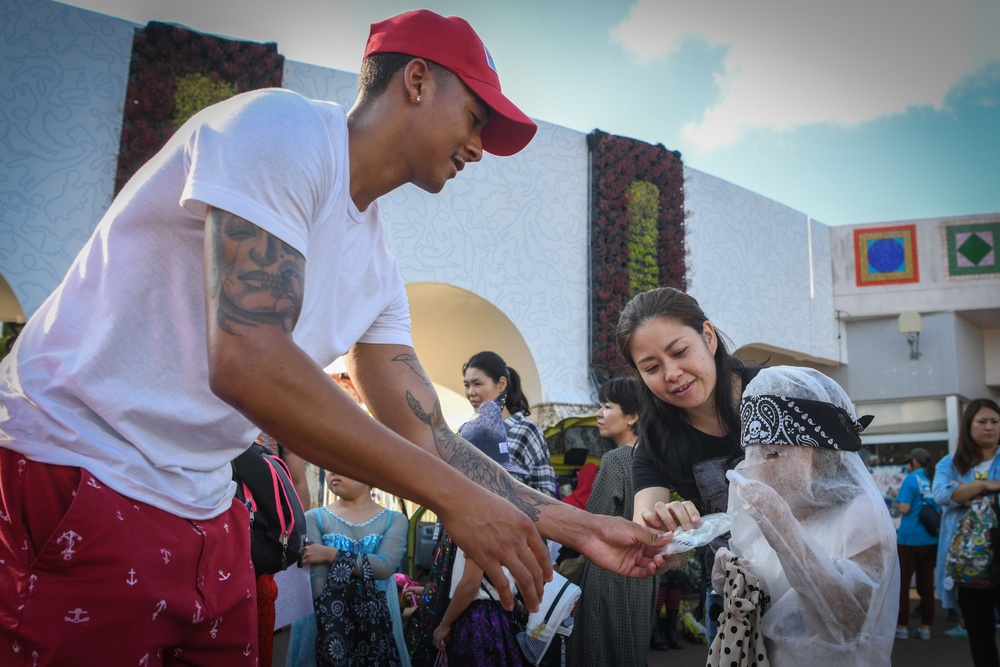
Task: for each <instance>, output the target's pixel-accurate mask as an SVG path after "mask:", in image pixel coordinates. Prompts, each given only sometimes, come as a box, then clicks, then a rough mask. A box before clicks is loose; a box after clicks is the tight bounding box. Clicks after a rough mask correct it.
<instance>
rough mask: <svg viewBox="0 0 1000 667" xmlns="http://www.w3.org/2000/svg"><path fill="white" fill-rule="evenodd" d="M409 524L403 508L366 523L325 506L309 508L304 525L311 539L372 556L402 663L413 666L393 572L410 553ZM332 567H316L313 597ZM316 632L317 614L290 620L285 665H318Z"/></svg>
mask: <svg viewBox="0 0 1000 667" xmlns="http://www.w3.org/2000/svg"><path fill="white" fill-rule="evenodd" d="M407 528H408V522H407V520H406V517H405V516H404V515H403V514H402V513H400V512H396V511H394V510H389V509H383V510H382V511H381V512H379V513H378V514H376V515H375V516H374V517H372V518H371V519H369V520H368V521H365V522H364V523H351V522H350V521H345V520H344V519H342V518H340V517H339V516H337V515H336V514H334V513H333V512H331V511H330V510H329V509H328V508H326V507H320V508H316V509H311V510H309V511H308V512H306V529H307V532H308V534H309V539H310V540H312V541H314V542H316V543H317V544H323V545H324V546H328V547H334V548H335V549H339V550H343V551H351V552H353V553H357V554H366V555H367V556H368V563H369V564H370V565H371V568H372V572H373V574H374V575H375V579H376V580H377V582H378V587H379V589H380V590H382V591H385V594H386V599H387V602H388V604H389V615H390V616H391V617H392V633H393V636H394V638H395V640H396V647H397V648H398V650H399V655H400V658H401V660H402V663H403V667H410V660H409V654H408V653H407V650H406V643H405V642H404V641H403V625H402V619H401V617H400V612H399V593H398V590H397V587H396V580H395V579H394V578H393V576H392V575H393V574H394V573H395V572H396V570H398V569H399V566H400V564H401V563H402V561H403V556H404V555H405V554H406V533H407ZM329 572H330V564H329V563H323V564H320V565H313V566H312V568H311V572H310V579H311V581H312V591H313V599H316V598H317V597H319V594H320V593H322V592H323V586H324V585H325V583H326V578H327V575H328V574H329ZM317 634H318V631H317V625H316V616H315V614H311V615H309V616H307V617H306V618H304V619H300V620H298V621H295V623H293V624H292V635H291V640H290V641H289V646H288V658H287V660H286V663H285V664H286V667H315V665H316V641H317Z"/></svg>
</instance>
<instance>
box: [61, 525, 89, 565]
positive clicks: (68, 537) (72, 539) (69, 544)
mask: <svg viewBox="0 0 1000 667" xmlns="http://www.w3.org/2000/svg"><path fill="white" fill-rule="evenodd" d="M82 541H83V537H81V536H80V535H79V534H77V533H75V532H74V531H72V530H67V531H66V532H65V533H63V534H62V535H60V536H59V539H57V540H56V544H62V543H63V542H65V543H66V546H65V547H63V550H62V557H63V560H72V558H73V556H74V555H75V554H76V549H75V547H76V543H77V542H82Z"/></svg>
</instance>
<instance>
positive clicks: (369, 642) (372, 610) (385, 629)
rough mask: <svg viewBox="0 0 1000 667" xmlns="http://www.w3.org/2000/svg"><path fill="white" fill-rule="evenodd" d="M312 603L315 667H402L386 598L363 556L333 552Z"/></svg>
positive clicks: (347, 552)
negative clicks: (315, 633) (315, 625)
mask: <svg viewBox="0 0 1000 667" xmlns="http://www.w3.org/2000/svg"><path fill="white" fill-rule="evenodd" d="M355 564H357V566H358V570H359V574H358V576H354V566H355ZM313 606H314V607H315V608H316V624H317V627H318V632H319V636H318V638H317V640H316V665H317V667H401V665H402V661H401V660H400V657H399V649H398V648H397V647H396V640H395V638H394V637H393V634H392V617H391V616H390V614H389V603H388V599H387V598H386V595H385V591H383V590H380V589H379V587H378V585H377V584H376V583H375V575H374V574H372V566H371V564H370V563H369V562H368V557H367V556H366V555H364V554H360V555H358V554H355V553H353V552H350V551H344V550H343V549H341V550H340V551H338V552H337V557H336V558H335V559H334V561H333V565H332V566H331V567H330V573H329V574H328V575H327V577H326V585H325V586H324V587H323V592H322V593H320V594H319V597H318V598H316V600H315V602H314V603H313Z"/></svg>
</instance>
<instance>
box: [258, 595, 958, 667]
mask: <svg viewBox="0 0 1000 667" xmlns="http://www.w3.org/2000/svg"><path fill="white" fill-rule="evenodd" d="M912 604H914V605H915V604H916V603H915V602H914V603H912ZM936 611H937V613H936V614H935V617H934V625H933V627H932V629H931V633H932V635H931V639H930V640H927V641H924V640H920V639H907V640H905V641H902V640H897V641H896V643H895V644H894V645H893V649H892V664H893V665H897V666H898V667H972V659H971V658H970V657H969V646H968V642H967V641H966V640H964V639H949V638H947V637H945V636H943V635H942V634H941V633H942V632H944V631H945V630H947V629H949V628H951V627H954V625H955V624H954V623H951V622H948V621H946V619H945V614H944V613H943V612H942V610H941V607H940V605H938V607H937V610H936ZM912 621H913V622H912V623H911V625H910V629H911V631H912V630H913V629H915V628H916V627H917V625H918V623H917V619H912ZM287 642H288V633H287V632H282V633H279V634H278V635H276V636H275V638H274V662H273V663H272V664H273V667H284V665H285V651H286V648H287ZM707 656H708V647H707V646H705V645H704V644H700V645H699V644H690V643H689V644H687V646H685V647H684V648H683V649H681V650H675V651H650V652H649V658H648V662H647V663H646V664H647V665H648V667H705V659H706V658H707ZM569 667H572V665H569ZM608 667H614V665H609V666H608Z"/></svg>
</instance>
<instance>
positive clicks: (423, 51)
mask: <svg viewBox="0 0 1000 667" xmlns="http://www.w3.org/2000/svg"><path fill="white" fill-rule="evenodd" d="M374 53H403V54H406V55H408V56H414V57H415V58H426V59H427V60H430V61H433V62H435V63H437V64H438V65H441V66H442V67H444V68H445V69H447V70H448V71H450V72H452V73H453V74H454V75H455V76H457V77H458V78H459V79H461V80H462V82H463V83H464V84H465V85H466V86H468V87H469V88H470V89H471V90H472V92H474V93H475V94H476V95H478V96H479V98H480V99H481V100H482V101H483V102H485V103H486V105H487V106H489V107H490V109H491V110H492V111H493V114H492V115H491V116H490V122H489V123H487V124H486V127H485V128H484V129H483V134H482V140H483V150H485V151H487V152H490V153H493V154H494V155H513V154H514V153H516V152H518V151H519V150H521V149H522V148H524V147H525V146H527V145H528V142H529V141H531V138H532V137H533V136H535V130H537V129H538V126H536V125H535V123H534V121H532V120H531V119H530V118H528V116H526V115H525V114H524V112H522V111H521V110H520V109H518V108H517V107H516V106H514V103H513V102H511V101H510V100H508V99H507V98H506V97H505V96H504V94H503V93H502V92H501V91H500V76H499V75H498V74H497V68H496V65H495V64H494V63H493V57H492V56H490V52H489V51H488V50H487V49H486V46H485V45H484V44H483V40H481V39H479V35H477V34H476V31H475V30H473V29H472V26H471V25H469V23H468V22H467V21H466V20H465V19H461V18H459V17H457V16H449V17H447V18H446V17H444V16H441V15H440V14H435V13H434V12H432V11H429V10H427V9H418V10H415V11H412V12H406V13H404V14H399V15H397V16H393V17H391V18H388V19H385V20H384V21H379V22H378V23H373V24H372V27H371V32H370V33H369V35H368V44H367V45H365V55H364V57H365V58H367V57H368V56H370V55H372V54H374Z"/></svg>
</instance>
